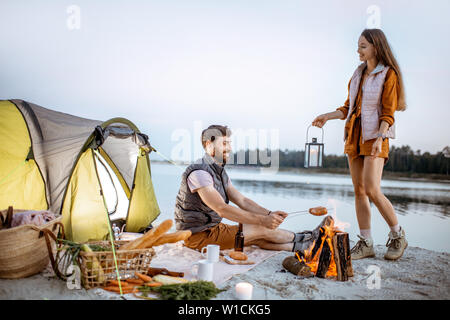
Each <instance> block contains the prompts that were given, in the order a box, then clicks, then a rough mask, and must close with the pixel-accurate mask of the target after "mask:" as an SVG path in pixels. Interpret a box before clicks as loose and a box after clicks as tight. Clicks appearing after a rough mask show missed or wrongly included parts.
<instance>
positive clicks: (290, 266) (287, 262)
mask: <svg viewBox="0 0 450 320" xmlns="http://www.w3.org/2000/svg"><path fill="white" fill-rule="evenodd" d="M283 267H284V268H285V269H286V270H287V271H289V272H290V273H293V274H295V275H296V276H302V277H311V276H313V274H312V272H311V268H310V267H309V266H308V265H307V264H306V263H304V262H303V261H302V262H300V261H299V260H298V259H297V257H294V256H289V257H287V258H285V259H284V260H283Z"/></svg>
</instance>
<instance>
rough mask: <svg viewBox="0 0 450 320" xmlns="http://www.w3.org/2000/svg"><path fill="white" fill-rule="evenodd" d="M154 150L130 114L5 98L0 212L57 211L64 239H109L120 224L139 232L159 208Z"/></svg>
mask: <svg viewBox="0 0 450 320" xmlns="http://www.w3.org/2000/svg"><path fill="white" fill-rule="evenodd" d="M151 150H152V147H151V146H150V143H149V141H148V137H147V136H146V135H145V134H142V133H140V132H139V130H138V128H137V127H136V126H135V125H134V124H133V123H132V122H131V121H129V120H127V119H124V118H114V119H111V120H108V121H105V122H103V121H96V120H89V119H84V118H80V117H76V116H73V115H69V114H66V113H61V112H57V111H53V110H49V109H46V108H43V107H40V106H38V105H35V104H33V103H29V102H26V101H23V100H0V209H5V208H7V207H8V206H13V207H14V208H16V209H26V210H47V209H48V210H51V211H52V212H55V213H59V214H61V215H62V222H63V224H64V227H65V228H64V229H65V233H66V238H67V239H69V240H72V241H77V242H84V241H90V240H102V239H106V238H107V236H108V230H109V226H108V223H111V222H114V221H118V222H120V221H122V222H123V223H125V231H128V232H141V231H143V230H145V229H146V228H147V227H148V226H149V225H150V224H151V223H152V222H153V221H154V220H155V219H156V218H157V216H158V215H159V213H160V210H159V207H158V203H157V201H156V197H155V193H154V188H153V184H152V179H151V170H150V160H149V156H148V153H149V152H151ZM118 208H121V209H120V210H118ZM108 220H109V221H108Z"/></svg>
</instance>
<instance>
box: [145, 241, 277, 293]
mask: <svg viewBox="0 0 450 320" xmlns="http://www.w3.org/2000/svg"><path fill="white" fill-rule="evenodd" d="M154 249H155V252H156V256H155V257H154V258H153V259H152V262H151V264H150V266H151V267H154V268H166V269H168V270H170V271H177V272H184V278H185V279H188V280H195V279H196V278H195V275H194V274H193V272H192V266H193V264H194V263H195V262H197V261H198V260H201V259H204V257H203V256H202V254H201V253H200V252H199V251H196V250H192V249H189V248H187V247H185V246H184V245H183V242H182V241H180V242H177V243H166V244H163V245H161V246H156V247H154ZM226 252H228V251H225V253H226ZM244 252H245V254H246V255H247V256H248V260H251V261H253V262H254V264H249V265H232V264H228V263H226V262H224V261H222V260H220V261H219V262H217V263H215V265H214V277H213V282H214V283H215V284H216V285H220V284H222V283H224V282H225V281H227V280H229V279H230V278H231V277H232V276H233V275H236V274H241V273H244V272H247V271H249V270H250V269H252V268H254V267H255V266H257V265H258V264H260V263H261V262H263V261H264V260H266V259H268V258H270V257H272V256H274V255H276V254H278V253H279V251H273V250H264V249H260V248H259V247H256V246H251V247H245V248H244Z"/></svg>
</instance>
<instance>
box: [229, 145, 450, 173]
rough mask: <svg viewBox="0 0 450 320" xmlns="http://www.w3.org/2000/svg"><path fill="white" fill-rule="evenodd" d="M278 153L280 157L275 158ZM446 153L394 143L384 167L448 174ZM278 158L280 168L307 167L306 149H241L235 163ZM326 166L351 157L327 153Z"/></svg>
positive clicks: (258, 163)
mask: <svg viewBox="0 0 450 320" xmlns="http://www.w3.org/2000/svg"><path fill="white" fill-rule="evenodd" d="M447 148H448V147H447ZM447 150H448V149H447ZM277 153H278V159H275V157H276V156H277ZM445 155H447V156H448V154H446V153H444V152H443V151H440V152H437V153H436V154H431V153H429V152H424V153H421V150H416V151H414V150H412V149H411V147H410V146H401V147H395V146H391V147H390V150H389V161H388V162H387V163H386V165H385V166H384V171H390V172H401V173H408V172H409V173H421V174H444V175H448V169H449V168H448V166H449V161H450V158H446V157H445ZM243 159H245V161H243ZM275 160H277V161H278V164H279V167H280V168H303V167H304V161H305V151H304V150H287V149H286V150H268V149H266V150H259V149H256V150H239V151H237V152H235V153H233V155H232V161H233V162H232V163H233V164H238V165H244V166H270V165H271V164H272V165H273V161H275ZM270 161H272V162H270ZM323 168H327V169H335V168H336V169H347V168H348V161H347V156H346V155H345V154H343V155H334V154H329V155H327V154H325V155H324V159H323Z"/></svg>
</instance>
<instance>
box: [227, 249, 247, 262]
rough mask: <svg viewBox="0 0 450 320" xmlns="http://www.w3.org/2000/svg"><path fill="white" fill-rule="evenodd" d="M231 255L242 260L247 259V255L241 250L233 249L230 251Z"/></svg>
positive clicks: (232, 257)
mask: <svg viewBox="0 0 450 320" xmlns="http://www.w3.org/2000/svg"><path fill="white" fill-rule="evenodd" d="M229 256H230V258H231V259H234V260H241V261H245V260H247V255H246V254H245V253H243V252H241V251H231V252H230V253H229Z"/></svg>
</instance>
